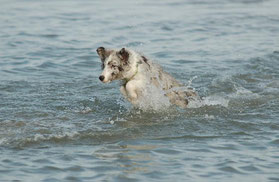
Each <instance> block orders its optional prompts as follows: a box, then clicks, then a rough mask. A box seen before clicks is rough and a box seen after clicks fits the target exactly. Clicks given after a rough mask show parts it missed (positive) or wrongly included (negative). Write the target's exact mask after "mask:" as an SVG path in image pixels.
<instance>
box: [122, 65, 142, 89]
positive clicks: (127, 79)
mask: <svg viewBox="0 0 279 182" xmlns="http://www.w3.org/2000/svg"><path fill="white" fill-rule="evenodd" d="M136 64H137V65H136V71H135V73H134V74H133V75H132V76H131V77H130V78H124V79H123V81H124V83H123V85H124V87H126V85H127V83H128V82H129V81H130V80H132V79H133V78H134V77H135V76H136V75H137V74H138V72H139V64H140V62H137V63H136Z"/></svg>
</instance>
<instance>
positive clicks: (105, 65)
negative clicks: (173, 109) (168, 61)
mask: <svg viewBox="0 0 279 182" xmlns="http://www.w3.org/2000/svg"><path fill="white" fill-rule="evenodd" d="M96 51H97V53H98V55H99V57H100V59H101V62H102V69H103V72H102V74H101V75H100V76H99V80H100V81H102V82H103V83H109V82H111V81H113V80H122V84H121V87H120V92H121V93H122V94H123V95H124V97H125V98H126V99H127V100H128V101H130V102H131V103H132V105H134V106H135V107H139V105H140V100H142V99H145V101H148V100H149V99H150V94H149V96H147V94H146V92H148V91H147V89H146V88H148V87H150V86H152V87H154V88H157V89H159V90H160V91H162V92H163V93H164V96H166V97H167V98H168V101H169V102H170V104H171V105H176V106H179V107H181V108H186V107H187V105H188V104H189V101H190V100H192V99H194V98H198V95H197V93H196V92H195V91H194V90H193V89H189V88H186V87H185V86H184V85H183V84H181V83H179V82H178V81H177V80H176V79H175V78H174V77H172V76H171V75H170V74H169V73H167V72H165V71H164V70H163V69H162V67H161V66H160V65H158V64H156V63H153V62H152V61H150V60H149V59H147V58H146V57H145V56H143V55H142V54H140V53H138V52H136V51H133V50H131V49H127V48H122V49H120V50H115V49H106V48H104V47H99V48H98V49H97V50H96ZM185 88H186V89H185ZM151 97H152V95H151Z"/></svg>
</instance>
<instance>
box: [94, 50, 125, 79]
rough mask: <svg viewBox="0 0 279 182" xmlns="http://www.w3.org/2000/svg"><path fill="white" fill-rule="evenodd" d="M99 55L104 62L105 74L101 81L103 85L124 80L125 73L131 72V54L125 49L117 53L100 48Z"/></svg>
mask: <svg viewBox="0 0 279 182" xmlns="http://www.w3.org/2000/svg"><path fill="white" fill-rule="evenodd" d="M97 53H98V55H99V57H100V59H101V61H102V69H103V72H102V74H101V75H100V77H99V79H100V80H101V81H102V82H103V83H108V82H111V81H113V80H121V79H123V78H124V76H123V73H124V72H125V71H127V70H129V52H128V51H127V50H126V49H125V48H122V49H121V50H119V51H116V50H110V49H105V48H104V47H99V48H98V49H97Z"/></svg>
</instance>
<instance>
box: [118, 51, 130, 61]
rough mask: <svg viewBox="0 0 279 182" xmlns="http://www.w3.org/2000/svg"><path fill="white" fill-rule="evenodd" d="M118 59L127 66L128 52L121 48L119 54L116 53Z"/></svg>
mask: <svg viewBox="0 0 279 182" xmlns="http://www.w3.org/2000/svg"><path fill="white" fill-rule="evenodd" d="M117 55H118V57H119V58H120V59H121V60H122V61H123V62H124V64H128V59H129V52H128V51H127V50H126V49H125V48H122V49H121V50H120V51H119V52H117Z"/></svg>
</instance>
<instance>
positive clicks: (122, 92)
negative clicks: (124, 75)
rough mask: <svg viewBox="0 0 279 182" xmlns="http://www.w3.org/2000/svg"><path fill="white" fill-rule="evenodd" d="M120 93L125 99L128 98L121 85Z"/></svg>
mask: <svg viewBox="0 0 279 182" xmlns="http://www.w3.org/2000/svg"><path fill="white" fill-rule="evenodd" d="M120 92H121V94H122V95H123V96H124V97H125V98H128V94H127V92H126V88H125V86H124V85H122V86H121V87H120Z"/></svg>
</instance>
